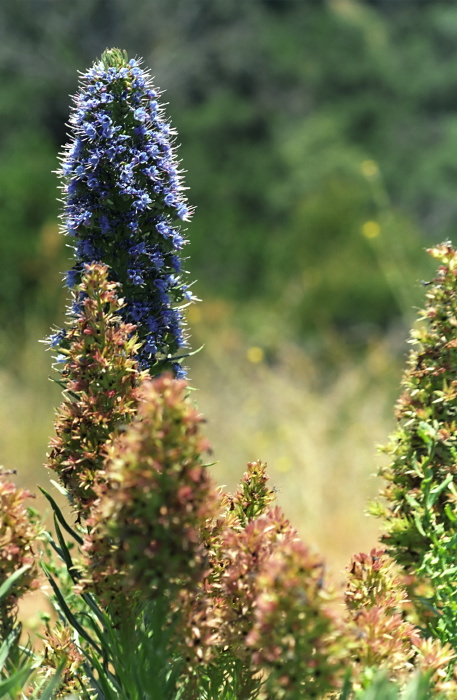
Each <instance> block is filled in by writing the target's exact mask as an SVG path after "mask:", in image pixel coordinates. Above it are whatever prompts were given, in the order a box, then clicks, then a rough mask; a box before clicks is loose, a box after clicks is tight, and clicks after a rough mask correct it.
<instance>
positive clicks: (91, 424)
mask: <svg viewBox="0 0 457 700" xmlns="http://www.w3.org/2000/svg"><path fill="white" fill-rule="evenodd" d="M118 287H119V285H117V284H116V283H115V282H110V281H109V280H108V269H107V267H106V266H104V265H100V264H94V265H87V266H86V268H85V270H84V274H83V278H82V282H81V284H80V285H78V288H77V290H76V292H75V299H76V300H79V301H78V302H77V306H78V308H79V312H78V315H76V316H75V318H74V320H73V323H72V324H69V325H70V328H69V330H68V332H67V333H66V334H65V336H64V337H63V338H62V339H61V340H60V343H61V345H60V349H59V352H60V356H58V357H57V359H62V360H63V361H64V370H63V378H64V380H65V382H66V388H65V392H64V401H63V403H62V404H61V406H60V408H59V409H58V411H57V418H56V421H55V428H56V436H55V437H54V438H53V439H52V440H51V452H50V454H49V456H48V461H47V466H48V467H49V468H50V469H53V470H54V471H55V472H57V474H58V476H59V478H60V480H61V482H62V483H63V485H64V486H65V488H66V489H67V491H68V494H69V496H70V498H71V500H72V502H73V505H74V506H75V508H76V510H77V512H78V515H79V516H80V517H81V516H83V517H87V515H88V512H89V510H90V506H91V505H92V503H93V501H94V500H95V492H94V487H95V484H96V483H97V482H98V481H99V479H100V478H102V469H103V466H104V459H105V456H106V450H107V447H108V445H109V443H110V441H111V440H112V439H113V438H114V436H115V434H116V432H117V430H118V429H119V428H120V427H121V426H122V425H125V424H127V423H129V422H130V420H131V419H132V418H133V416H134V414H135V412H136V409H137V405H138V391H139V390H138V386H139V384H140V381H141V379H142V377H143V376H145V375H146V372H139V371H138V364H137V361H136V360H135V356H136V354H137V350H138V338H137V336H136V335H135V334H134V330H135V327H134V326H132V325H131V324H127V323H124V322H122V320H121V318H120V313H121V311H122V308H123V300H122V299H119V297H118V296H117V294H116V292H117V291H118Z"/></svg>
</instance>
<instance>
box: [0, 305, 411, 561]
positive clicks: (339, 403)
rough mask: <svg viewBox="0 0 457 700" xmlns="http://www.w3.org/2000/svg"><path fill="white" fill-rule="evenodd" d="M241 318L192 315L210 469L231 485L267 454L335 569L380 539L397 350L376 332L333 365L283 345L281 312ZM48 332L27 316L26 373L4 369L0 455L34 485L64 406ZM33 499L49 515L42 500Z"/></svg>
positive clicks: (302, 523)
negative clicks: (376, 507) (379, 495)
mask: <svg viewBox="0 0 457 700" xmlns="http://www.w3.org/2000/svg"><path fill="white" fill-rule="evenodd" d="M247 313H248V315H249V310H248V312H247ZM252 314H254V312H253V311H252ZM236 317H237V310H236V307H235V306H233V305H230V304H229V303H227V302H225V301H218V300H213V301H211V302H206V303H201V304H199V305H197V306H194V307H193V308H191V310H190V312H189V323H190V326H191V329H192V344H193V347H197V346H198V345H199V344H202V343H205V347H204V348H203V349H202V350H201V352H199V353H198V354H196V355H195V356H194V357H192V358H191V362H190V363H189V364H190V365H191V367H190V377H191V384H192V386H194V387H195V388H196V389H197V391H196V392H195V393H194V394H192V396H193V398H194V399H195V401H196V403H197V404H198V406H199V408H200V410H201V411H202V413H203V414H204V415H205V417H206V418H207V424H206V432H207V435H208V437H209V438H210V441H211V444H212V446H213V449H214V455H213V458H214V460H215V461H216V464H215V465H214V466H213V467H211V469H212V471H213V475H214V477H215V479H216V481H217V482H218V483H219V484H224V485H226V486H227V487H228V488H230V489H233V488H235V487H236V484H237V482H238V481H239V479H240V478H241V476H242V474H243V472H244V470H245V466H246V463H247V462H248V461H252V460H256V459H262V460H263V461H266V462H268V466H269V474H270V477H271V482H272V485H273V486H274V487H275V488H276V489H277V498H278V503H279V504H280V505H281V507H282V508H283V509H284V511H285V512H286V514H287V516H288V517H289V518H290V520H291V521H292V523H293V524H294V525H295V526H296V527H297V528H298V530H299V531H300V534H301V535H302V537H303V538H304V540H305V541H306V542H308V543H309V544H311V545H313V546H316V547H318V548H319V549H320V550H321V551H322V552H323V553H324V554H325V555H326V557H327V559H328V561H329V564H330V566H331V568H332V569H333V570H334V571H335V572H338V571H339V570H340V569H342V568H343V567H344V566H346V565H347V563H348V560H349V557H350V556H351V554H352V553H354V552H356V551H361V550H367V549H369V548H371V547H372V546H374V545H375V543H376V537H377V531H378V525H377V523H376V522H375V521H374V520H373V519H372V518H368V517H367V516H366V515H365V514H364V512H365V509H366V506H367V503H368V501H369V499H370V498H371V497H373V496H374V495H375V493H376V491H377V488H378V484H377V480H376V479H375V478H374V476H373V475H374V473H375V472H376V470H377V468H378V466H379V464H380V460H381V457H379V456H378V455H377V453H376V444H377V443H382V442H385V441H386V438H387V435H388V433H389V431H390V430H391V428H392V426H393V411H392V404H393V401H394V400H395V398H396V395H397V392H398V384H399V378H400V375H401V361H400V360H399V354H398V351H397V349H396V348H392V343H391V341H390V339H388V338H384V339H382V338H378V339H377V340H373V341H372V343H371V345H370V346H369V347H368V348H367V349H366V351H365V352H364V353H361V354H359V356H358V357H354V355H353V353H344V351H343V350H341V348H340V349H339V350H338V348H339V346H338V344H337V342H336V341H335V342H334V343H333V344H334V346H335V351H338V352H339V355H338V361H337V362H334V363H333V364H332V365H330V364H329V366H328V368H327V369H326V368H325V366H323V364H322V362H319V361H318V360H317V359H315V358H314V359H312V358H311V356H310V353H307V352H306V351H305V350H304V349H303V348H300V347H299V346H298V345H296V344H295V343H293V342H292V341H288V340H287V339H285V340H284V341H283V342H282V343H279V341H278V340H277V338H278V331H280V330H281V329H280V319H277V321H276V324H274V323H273V320H272V319H271V318H268V317H267V316H266V317H265V318H262V317H261V315H259V314H257V315H256V316H255V320H254V321H252V323H251V329H250V332H249V333H248V332H247V331H246V327H243V323H241V324H240V323H239V322H238V320H237V322H236V323H235V318H236ZM272 326H274V330H275V332H274V333H273V331H272V330H271V329H272ZM266 329H270V332H271V335H270V336H269V335H268V333H267V332H266ZM46 331H47V329H44V328H41V327H40V326H39V325H38V324H36V323H35V324H31V326H30V328H29V330H28V338H29V340H28V341H27V342H25V343H24V344H23V345H22V347H20V348H18V349H17V357H16V360H15V367H16V370H17V368H18V367H19V366H20V368H21V370H20V372H18V371H16V372H12V371H9V370H8V368H6V367H4V368H3V369H2V370H1V371H0V424H1V426H2V430H1V431H0V455H1V458H0V463H1V464H2V465H3V466H4V468H6V469H16V470H17V472H18V473H17V477H15V478H16V481H17V483H18V484H19V485H21V486H24V487H27V488H29V489H31V490H32V491H33V492H34V493H37V492H38V489H37V484H40V485H43V486H44V487H45V488H47V486H48V485H49V478H50V475H49V474H48V473H47V471H46V469H45V468H44V467H43V466H42V465H43V462H44V460H45V454H46V450H47V445H48V440H49V436H50V435H51V434H52V432H53V416H54V410H55V408H56V407H57V405H58V403H59V402H60V390H59V387H58V386H57V385H55V384H54V383H52V382H51V381H49V379H48V377H49V375H50V374H51V368H50V365H51V359H52V358H51V354H50V353H49V352H46V351H45V348H44V347H43V345H42V344H40V343H38V341H37V338H42V337H44V336H45V335H46ZM279 335H280V333H279ZM253 338H254V342H253V340H252V339H253ZM274 338H276V341H275V342H274ZM330 341H331V339H330ZM330 341H329V344H331V342H330ZM337 354H338V353H337ZM19 358H20V360H19ZM34 506H36V507H37V508H38V510H40V511H41V512H44V511H47V505H46V503H45V502H44V501H43V499H42V497H41V496H37V501H36V503H34ZM67 512H68V511H67Z"/></svg>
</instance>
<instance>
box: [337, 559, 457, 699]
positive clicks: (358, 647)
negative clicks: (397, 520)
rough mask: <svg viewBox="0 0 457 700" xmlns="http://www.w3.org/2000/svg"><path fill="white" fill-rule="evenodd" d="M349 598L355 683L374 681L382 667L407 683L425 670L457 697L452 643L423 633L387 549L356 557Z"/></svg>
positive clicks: (435, 684)
mask: <svg viewBox="0 0 457 700" xmlns="http://www.w3.org/2000/svg"><path fill="white" fill-rule="evenodd" d="M403 578H404V577H403ZM345 601H346V606H347V610H348V613H349V615H348V621H347V624H348V637H349V647H350V649H351V660H352V663H353V667H354V681H355V684H356V686H357V685H359V686H361V687H363V686H364V685H365V684H369V682H370V681H371V680H372V678H373V675H374V674H375V673H376V672H377V670H378V669H379V668H383V669H385V670H386V671H387V672H388V674H389V677H390V678H391V679H392V680H396V681H398V682H399V683H400V684H401V685H405V684H406V683H407V681H408V680H409V679H410V678H411V675H412V674H413V673H415V672H417V670H418V669H420V670H421V671H422V672H424V673H427V674H429V676H430V680H431V684H432V687H433V688H434V691H436V692H437V693H439V692H451V691H452V692H453V693H454V694H455V695H451V696H450V697H454V696H455V697H457V683H456V680H455V679H452V677H451V679H449V676H450V674H449V666H450V664H452V663H453V662H454V659H455V653H454V651H453V649H452V648H451V646H450V645H449V644H442V643H441V642H440V641H439V640H437V639H436V640H431V639H424V638H423V637H422V636H421V630H420V629H419V628H418V627H417V626H416V625H415V624H413V622H412V621H411V619H410V618H411V617H412V616H413V615H414V610H413V609H412V606H411V603H410V601H409V599H408V594H407V590H406V588H405V585H404V581H403V579H402V576H401V574H400V572H399V568H398V565H396V564H395V562H394V561H393V559H392V558H391V557H390V556H389V555H388V554H387V552H386V551H385V550H384V549H381V548H378V549H372V550H371V552H370V553H369V554H364V553H361V554H356V555H355V556H354V557H353V558H352V561H351V565H350V568H349V572H348V581H347V589H346V593H345ZM451 676H452V674H451Z"/></svg>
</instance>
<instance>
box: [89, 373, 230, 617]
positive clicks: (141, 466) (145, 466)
mask: <svg viewBox="0 0 457 700" xmlns="http://www.w3.org/2000/svg"><path fill="white" fill-rule="evenodd" d="M186 390H187V385H186V382H185V381H184V380H175V379H173V377H172V376H171V375H164V376H161V377H158V378H156V379H153V380H146V381H144V382H143V384H142V386H141V392H140V401H139V404H138V411H137V415H136V416H135V419H134V420H133V421H132V423H131V424H130V425H129V426H128V427H127V428H126V430H125V432H124V433H122V434H120V435H118V436H117V438H116V439H115V440H114V441H113V442H112V444H111V445H110V448H109V450H108V456H107V459H106V463H105V470H104V475H103V483H101V484H100V485H99V486H98V487H97V494H98V496H99V499H98V501H97V504H96V506H95V507H94V509H93V513H92V517H91V518H90V520H89V521H88V523H89V526H90V533H89V534H88V535H87V538H86V543H85V546H84V549H85V553H86V572H85V574H84V577H85V579H86V586H87V587H89V588H91V587H92V588H93V590H95V591H96V593H97V595H98V596H99V597H100V599H101V600H102V601H103V602H104V603H105V605H108V606H112V605H116V603H117V604H121V605H122V600H125V595H126V593H128V594H129V595H131V592H132V591H133V592H134V591H136V592H137V593H138V594H140V595H141V596H142V597H143V598H145V599H148V598H149V599H152V598H156V597H158V596H163V595H166V596H168V597H171V598H172V597H173V595H176V594H177V592H178V591H179V590H180V589H186V588H188V589H190V590H193V588H194V587H195V584H196V582H198V581H199V580H200V579H201V578H202V576H203V573H204V571H205V569H206V566H207V563H206V560H207V556H206V551H205V547H204V545H203V542H202V537H201V531H202V529H203V527H204V524H205V523H206V521H207V520H208V519H209V518H211V517H212V516H213V514H214V508H215V506H216V505H217V504H218V502H219V499H218V497H217V494H216V492H215V490H214V487H213V484H212V481H211V479H210V477H209V473H208V469H207V467H206V466H204V463H203V459H202V455H203V454H204V453H205V452H206V451H207V450H208V443H207V441H206V439H205V438H204V437H203V436H202V434H201V430H200V426H201V423H202V417H201V415H200V414H199V413H198V412H197V411H196V409H195V408H194V407H193V405H192V403H191V402H190V401H189V400H188V399H187V398H186ZM114 580H116V581H117V584H116V586H113V585H112V584H113V581H114ZM121 591H123V596H121V599H117V600H116V596H117V595H118V593H119V594H121ZM124 605H125V603H124Z"/></svg>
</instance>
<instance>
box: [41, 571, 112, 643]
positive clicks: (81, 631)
mask: <svg viewBox="0 0 457 700" xmlns="http://www.w3.org/2000/svg"><path fill="white" fill-rule="evenodd" d="M41 565H42V567H43V571H44V573H45V574H46V576H47V579H48V581H49V583H50V584H51V586H52V589H53V591H54V593H55V595H56V598H57V600H58V601H59V605H60V607H61V608H62V612H63V614H64V615H65V617H66V618H67V620H68V622H69V623H70V625H71V626H72V627H73V628H74V629H75V630H76V631H77V632H78V633H79V634H80V635H81V637H82V638H83V639H85V640H86V642H88V644H90V645H91V646H92V647H93V648H94V649H95V650H96V651H97V652H98V653H99V654H100V655H101V654H102V650H101V649H100V647H99V646H98V644H97V643H96V642H95V641H94V640H93V639H92V637H91V636H90V635H89V634H88V633H87V632H86V630H85V629H84V627H83V626H82V625H81V624H80V623H79V622H78V620H77V619H76V617H75V616H74V615H73V613H72V612H71V610H70V608H69V607H68V605H67V603H66V601H65V598H64V597H63V595H62V593H61V591H60V589H59V587H58V585H57V584H56V582H55V581H54V579H53V578H52V575H51V573H50V571H49V569H48V567H47V566H46V564H45V563H44V562H42V564H41Z"/></svg>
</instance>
